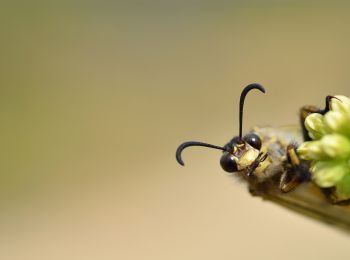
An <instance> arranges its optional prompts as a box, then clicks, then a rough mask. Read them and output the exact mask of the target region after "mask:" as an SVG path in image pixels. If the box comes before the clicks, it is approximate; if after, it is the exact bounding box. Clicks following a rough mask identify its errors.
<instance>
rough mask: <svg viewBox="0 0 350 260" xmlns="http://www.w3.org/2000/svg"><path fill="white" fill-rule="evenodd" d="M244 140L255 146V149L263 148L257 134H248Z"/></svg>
mask: <svg viewBox="0 0 350 260" xmlns="http://www.w3.org/2000/svg"><path fill="white" fill-rule="evenodd" d="M243 140H244V141H245V142H247V143H248V144H250V145H251V146H253V147H254V148H255V149H258V150H260V148H261V140H260V137H259V136H258V135H257V134H254V133H251V134H247V135H245V136H244V137H243Z"/></svg>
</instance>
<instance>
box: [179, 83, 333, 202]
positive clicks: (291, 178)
mask: <svg viewBox="0 0 350 260" xmlns="http://www.w3.org/2000/svg"><path fill="white" fill-rule="evenodd" d="M254 89H255V90H259V91H260V92H262V93H265V89H264V87H263V86H261V85H260V84H257V83H253V84H250V85H248V86H246V87H245V88H244V89H243V91H242V92H241V95H240V100H239V134H238V135H237V136H235V137H233V138H232V139H231V140H230V141H229V142H227V143H226V144H225V145H224V146H217V145H213V144H208V143H203V142H198V141H189V142H184V143H182V144H181V145H180V146H179V147H178V148H177V150H176V160H177V162H178V163H179V164H181V165H182V166H184V162H183V160H182V152H183V150H184V149H186V148H188V147H192V146H201V147H207V148H212V149H217V150H221V151H222V155H221V159H220V165H221V167H222V169H223V170H224V171H226V172H230V173H235V174H237V175H238V176H240V177H241V178H243V179H244V180H246V181H247V182H248V184H249V190H250V192H251V193H252V194H253V195H259V196H263V195H264V194H267V193H270V194H271V193H288V192H290V191H292V190H294V189H295V188H296V187H298V186H299V185H300V184H301V183H305V182H310V181H311V174H310V172H309V167H310V163H309V162H308V161H304V160H301V159H300V157H299V156H298V153H297V144H298V143H301V142H303V141H305V140H309V137H308V135H307V130H306V129H305V126H304V120H305V118H306V116H307V115H309V114H310V113H320V114H324V113H326V112H327V111H328V110H329V101H330V100H331V99H332V98H333V97H332V96H327V97H326V107H325V109H318V108H316V107H313V106H305V107H303V108H302V109H301V110H300V122H301V131H300V128H296V127H282V128H271V127H270V128H258V127H256V128H254V129H253V131H251V132H249V133H248V134H246V135H244V136H243V134H242V128H243V109H244V101H245V98H246V96H247V94H248V93H249V92H250V91H251V90H254ZM322 191H323V192H324V193H325V194H326V196H327V197H328V198H331V197H332V192H331V191H329V190H322Z"/></svg>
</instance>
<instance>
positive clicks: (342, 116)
mask: <svg viewBox="0 0 350 260" xmlns="http://www.w3.org/2000/svg"><path fill="white" fill-rule="evenodd" d="M324 123H325V125H326V127H328V128H329V129H330V130H331V131H332V132H335V133H340V134H345V135H347V136H350V111H349V113H345V112H340V111H329V112H328V113H326V115H325V116H324Z"/></svg>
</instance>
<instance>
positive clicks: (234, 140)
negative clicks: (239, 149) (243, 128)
mask: <svg viewBox="0 0 350 260" xmlns="http://www.w3.org/2000/svg"><path fill="white" fill-rule="evenodd" d="M239 141H240V138H239V137H238V136H235V137H233V138H232V139H231V141H230V144H231V145H232V146H235V145H236V144H238V143H239Z"/></svg>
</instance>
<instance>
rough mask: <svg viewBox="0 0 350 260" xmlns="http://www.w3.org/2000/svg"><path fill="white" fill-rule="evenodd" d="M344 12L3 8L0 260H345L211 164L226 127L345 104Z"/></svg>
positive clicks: (321, 237)
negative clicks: (336, 98) (338, 100)
mask: <svg viewBox="0 0 350 260" xmlns="http://www.w3.org/2000/svg"><path fill="white" fill-rule="evenodd" d="M349 8H350V6H349V5H346V4H345V1H344V3H343V2H342V1H332V2H325V3H323V2H320V1H310V2H307V3H306V2H304V1H300V2H298V1H264V2H262V1H249V3H247V2H245V1H237V2H233V1H170V0H169V1H124V2H122V3H120V2H116V3H111V2H109V1H105V2H101V1H89V2H70V3H62V2H61V3H55V2H53V1H52V2H50V3H38V2H30V3H29V2H23V3H21V2H15V3H14V2H12V4H11V6H10V5H9V4H5V3H3V4H2V7H1V11H0V12H1V16H0V20H1V22H0V23H1V25H0V28H1V42H0V52H1V53H0V54H1V56H0V57H1V59H0V74H1V77H0V81H1V82H0V83H1V85H0V118H1V124H0V133H1V134H0V158H1V159H0V160H1V163H0V177H1V181H0V195H1V196H0V202H1V204H0V205H1V208H0V258H1V259H35V260H39V259H152V260H153V259H183V260H184V259H277V258H278V259H285V260H286V259H297V258H299V259H316V258H317V259H331V258H337V259H349V256H350V251H349V242H350V238H349V236H348V235H345V234H343V233H339V232H337V231H335V230H333V229H331V228H330V227H327V226H322V225H320V224H318V223H316V222H313V221H311V220H309V219H305V218H303V217H301V216H299V215H296V214H293V213H290V212H288V211H286V210H285V209H283V208H280V207H278V206H275V205H272V204H270V203H264V202H262V201H261V200H260V199H258V198H252V197H251V196H250V195H249V194H248V192H247V191H246V187H245V185H244V184H243V183H239V182H238V181H237V180H236V179H235V178H233V177H231V176H228V175H226V174H225V173H224V172H223V171H222V170H221V169H220V166H219V165H218V161H219V156H220V153H219V152H217V151H211V150H205V149H192V150H191V151H190V150H188V151H186V152H185V154H184V158H185V160H186V162H187V166H186V167H185V168H182V167H180V166H179V165H177V164H176V162H175V158H174V153H175V149H176V147H177V145H178V144H179V143H181V142H182V141H185V140H191V139H195V140H202V141H207V142H211V143H215V144H218V145H221V144H224V143H225V142H226V141H228V140H229V139H230V138H231V137H232V136H233V135H235V134H237V131H238V128H237V123H238V111H237V107H238V97H239V94H240V91H241V89H242V87H243V86H245V85H246V84H248V83H251V82H259V83H261V84H263V85H264V86H265V87H266V89H267V94H266V95H261V94H257V93H254V94H251V95H250V96H249V97H248V99H247V102H246V113H245V115H246V116H245V127H244V129H245V130H246V131H247V130H248V129H249V128H250V127H252V126H253V125H266V124H269V125H276V126H278V125H283V124H291V123H296V122H297V112H298V109H299V107H301V106H302V105H304V104H316V105H322V106H323V103H324V97H325V95H327V94H345V95H350V89H349V86H350V85H349V84H350V73H349V72H350V69H349V68H350V65H349V60H350V27H349V23H350V16H349Z"/></svg>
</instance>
